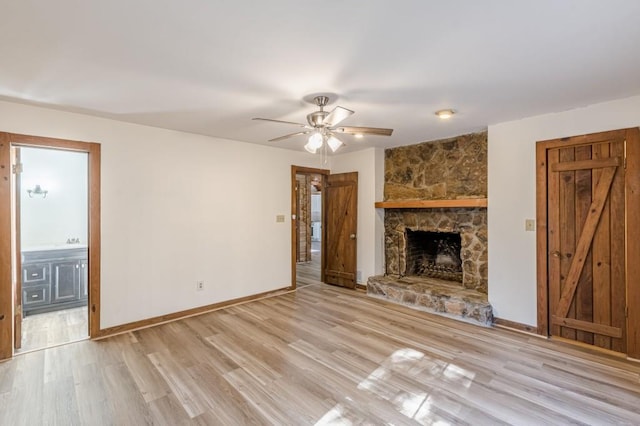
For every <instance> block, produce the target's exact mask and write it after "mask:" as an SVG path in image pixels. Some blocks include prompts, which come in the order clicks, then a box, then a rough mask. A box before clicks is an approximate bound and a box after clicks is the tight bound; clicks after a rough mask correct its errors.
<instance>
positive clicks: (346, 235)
mask: <svg viewBox="0 0 640 426" xmlns="http://www.w3.org/2000/svg"><path fill="white" fill-rule="evenodd" d="M325 197H326V198H325V202H326V210H325V211H326V225H325V232H326V234H325V238H324V242H323V244H324V245H325V246H324V247H325V257H324V265H323V268H324V279H325V282H326V283H327V284H334V285H338V286H341V287H348V288H355V286H356V241H357V238H356V237H357V236H356V232H357V228H358V222H357V215H358V210H357V209H358V172H350V173H340V174H332V175H329V176H328V177H327V185H326V194H325Z"/></svg>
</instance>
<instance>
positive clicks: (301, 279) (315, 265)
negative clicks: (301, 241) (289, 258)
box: [296, 241, 320, 288]
mask: <svg viewBox="0 0 640 426" xmlns="http://www.w3.org/2000/svg"><path fill="white" fill-rule="evenodd" d="M319 281H320V241H312V242H311V261H310V262H300V263H297V264H296V287H297V288H300V287H304V286H307V285H311V284H317V283H318V282H319Z"/></svg>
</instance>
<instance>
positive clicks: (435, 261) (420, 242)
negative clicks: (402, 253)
mask: <svg viewBox="0 0 640 426" xmlns="http://www.w3.org/2000/svg"><path fill="white" fill-rule="evenodd" d="M406 233H407V239H406V242H407V247H406V256H407V258H406V259H407V270H406V274H407V275H419V276H426V277H431V278H439V279H442V280H448V281H457V282H460V283H462V260H461V257H460V251H461V248H462V241H461V238H460V234H459V233H453V232H428V231H412V230H410V229H406Z"/></svg>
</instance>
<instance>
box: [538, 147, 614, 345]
mask: <svg viewBox="0 0 640 426" xmlns="http://www.w3.org/2000/svg"><path fill="white" fill-rule="evenodd" d="M624 144H625V141H624V139H622V138H617V139H615V138H614V139H611V140H604V141H603V140H600V141H597V142H593V143H587V144H583V145H579V146H575V145H569V146H565V147H563V146H560V147H557V148H553V149H549V150H548V152H547V161H548V169H547V170H548V172H547V173H548V175H547V184H548V187H547V188H548V189H547V208H548V231H547V232H548V237H547V241H548V260H547V261H548V271H549V272H548V273H549V315H550V324H551V327H550V332H551V334H552V335H554V336H560V337H564V338H567V339H571V340H576V341H580V342H583V343H587V344H592V345H595V346H598V347H601V348H605V349H611V350H615V351H618V352H623V353H624V352H625V351H626V336H625V333H626V326H625V324H626V317H625V307H626V299H625V298H626V295H625V290H624V289H625V286H626V282H625V280H626V278H625V274H624V270H625V226H626V224H625V220H624V217H625V201H624V186H625V176H624V173H625V169H624Z"/></svg>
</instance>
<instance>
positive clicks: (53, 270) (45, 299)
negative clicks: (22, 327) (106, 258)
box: [22, 246, 89, 316]
mask: <svg viewBox="0 0 640 426" xmlns="http://www.w3.org/2000/svg"><path fill="white" fill-rule="evenodd" d="M87 260H88V256H87V248H86V247H78V246H74V247H71V248H66V247H64V246H63V247H56V248H51V249H41V250H28V251H23V252H22V311H23V313H24V315H25V316H26V315H29V314H35V313H42V312H49V311H57V310H60V309H68V308H74V307H78V306H85V305H86V304H87V298H88V293H89V292H88V284H89V267H88V262H87Z"/></svg>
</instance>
